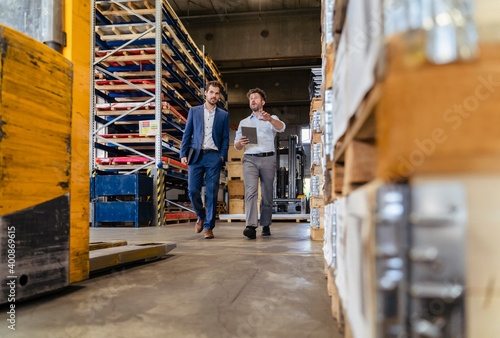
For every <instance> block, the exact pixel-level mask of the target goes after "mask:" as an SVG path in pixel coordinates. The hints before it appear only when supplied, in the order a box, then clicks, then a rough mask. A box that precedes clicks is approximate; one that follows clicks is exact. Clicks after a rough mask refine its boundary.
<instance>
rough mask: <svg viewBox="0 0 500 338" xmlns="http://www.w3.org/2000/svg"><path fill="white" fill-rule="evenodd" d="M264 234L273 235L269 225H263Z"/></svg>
mask: <svg viewBox="0 0 500 338" xmlns="http://www.w3.org/2000/svg"><path fill="white" fill-rule="evenodd" d="M262 236H271V229H270V228H269V226H263V227H262Z"/></svg>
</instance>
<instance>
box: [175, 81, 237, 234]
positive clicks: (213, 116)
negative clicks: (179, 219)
mask: <svg viewBox="0 0 500 338" xmlns="http://www.w3.org/2000/svg"><path fill="white" fill-rule="evenodd" d="M221 90H222V86H221V85H220V84H219V83H218V82H217V81H211V82H209V83H208V84H207V88H206V89H205V103H204V104H202V105H199V106H195V107H191V109H189V113H188V118H187V123H186V129H185V130H184V135H183V137H182V143H181V153H180V156H181V162H182V163H183V164H188V155H189V157H190V162H189V164H188V193H189V199H190V200H191V204H192V205H193V208H194V210H195V212H196V215H197V216H198V220H197V221H196V225H195V231H196V232H197V233H199V232H202V231H203V230H205V238H206V239H211V238H214V234H213V228H214V227H215V214H216V210H217V196H218V192H219V178H220V171H221V168H222V166H223V165H224V163H225V162H226V160H227V150H228V148H229V114H228V113H227V111H225V110H222V109H220V108H218V107H217V102H218V101H219V98H220V95H221ZM190 149H191V150H190ZM204 175H206V179H205V181H206V199H205V200H206V205H207V210H206V212H205V208H204V207H203V201H202V199H201V188H202V185H203V176H204Z"/></svg>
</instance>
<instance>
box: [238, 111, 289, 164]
mask: <svg viewBox="0 0 500 338" xmlns="http://www.w3.org/2000/svg"><path fill="white" fill-rule="evenodd" d="M259 117H262V115H260V116H259ZM271 117H272V118H273V119H275V120H278V121H280V122H281V123H283V128H281V129H280V130H278V129H276V128H274V126H273V125H272V124H271V122H269V121H262V120H259V119H258V118H257V117H255V115H254V114H253V113H252V114H251V115H250V116H249V117H247V118H245V119H243V120H241V122H240V124H239V126H238V130H237V131H236V137H235V139H234V144H235V148H236V142H238V141H239V140H240V138H241V127H255V128H257V142H258V144H247V145H246V146H245V154H259V153H270V152H273V151H275V149H274V148H275V147H274V137H275V136H276V133H282V132H284V131H285V128H286V125H285V123H284V122H283V121H281V120H280V119H279V118H278V117H277V116H276V115H272V116H271Z"/></svg>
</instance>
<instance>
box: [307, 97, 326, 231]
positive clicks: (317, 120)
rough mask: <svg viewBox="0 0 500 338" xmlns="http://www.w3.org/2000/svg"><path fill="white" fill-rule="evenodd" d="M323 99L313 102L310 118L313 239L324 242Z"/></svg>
mask: <svg viewBox="0 0 500 338" xmlns="http://www.w3.org/2000/svg"><path fill="white" fill-rule="evenodd" d="M321 109H322V108H321V98H314V99H313V100H312V101H311V109H310V112H309V117H310V121H311V157H312V161H311V184H310V186H311V195H310V197H309V205H310V207H311V239H312V240H314V241H319V240H323V234H324V209H323V207H324V194H323V184H324V181H323V165H324V161H323V140H322V137H321V136H322V128H321Z"/></svg>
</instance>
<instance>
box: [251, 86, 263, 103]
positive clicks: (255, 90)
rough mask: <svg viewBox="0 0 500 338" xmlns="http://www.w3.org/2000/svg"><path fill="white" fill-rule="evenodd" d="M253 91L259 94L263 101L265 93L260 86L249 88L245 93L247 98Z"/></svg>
mask: <svg viewBox="0 0 500 338" xmlns="http://www.w3.org/2000/svg"><path fill="white" fill-rule="evenodd" d="M255 93H257V94H259V95H260V97H261V98H262V100H264V101H265V100H266V93H264V91H263V90H262V89H260V88H254V89H250V90H249V91H248V93H247V98H248V99H249V98H250V95H252V94H255Z"/></svg>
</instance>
